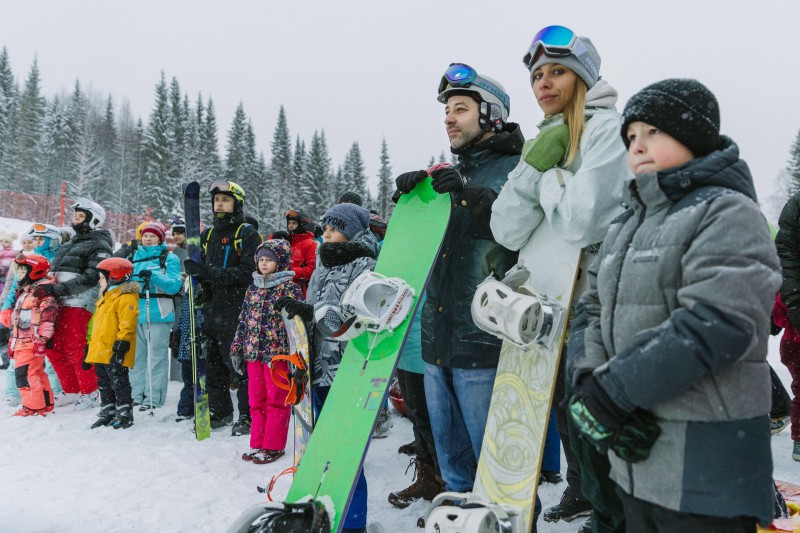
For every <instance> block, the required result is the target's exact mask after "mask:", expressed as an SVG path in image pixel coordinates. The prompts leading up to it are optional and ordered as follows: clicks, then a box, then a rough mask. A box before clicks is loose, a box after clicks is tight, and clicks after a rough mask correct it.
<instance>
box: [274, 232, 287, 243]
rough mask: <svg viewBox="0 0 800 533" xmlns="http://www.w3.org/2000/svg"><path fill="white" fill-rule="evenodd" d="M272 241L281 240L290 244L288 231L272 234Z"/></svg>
mask: <svg viewBox="0 0 800 533" xmlns="http://www.w3.org/2000/svg"><path fill="white" fill-rule="evenodd" d="M270 238H272V239H283V240H284V241H288V242H291V240H290V239H289V232H288V231H276V232H275V233H273V234H272V237H270Z"/></svg>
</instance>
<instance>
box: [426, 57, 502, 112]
mask: <svg viewBox="0 0 800 533" xmlns="http://www.w3.org/2000/svg"><path fill="white" fill-rule="evenodd" d="M473 85H474V86H475V87H478V88H480V89H483V90H484V91H487V92H489V93H491V94H493V95H494V96H496V97H497V98H498V99H499V100H500V101H501V102H503V105H505V106H506V109H511V98H510V97H509V96H508V95H507V94H506V93H505V91H503V90H502V89H500V88H499V87H498V86H497V85H495V84H494V83H492V82H490V81H489V80H487V79H486V78H482V77H480V76H479V75H478V73H477V72H476V71H475V69H474V68H472V67H470V66H469V65H465V64H464V63H450V66H449V67H447V70H445V71H444V74H443V75H442V81H440V82H439V94H442V93H443V92H444V91H446V90H448V89H468V88H470V87H472V86H473Z"/></svg>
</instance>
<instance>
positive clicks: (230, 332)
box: [200, 325, 250, 419]
mask: <svg viewBox="0 0 800 533" xmlns="http://www.w3.org/2000/svg"><path fill="white" fill-rule="evenodd" d="M235 333H236V326H235V325H233V326H232V327H231V328H228V329H227V330H225V331H221V330H207V329H203V333H202V335H201V339H200V346H201V348H200V349H201V350H204V351H205V354H206V390H207V391H208V408H209V411H211V418H212V419H221V418H225V417H226V416H229V415H232V414H233V402H232V401H231V394H230V389H231V384H232V380H231V374H232V373H233V368H232V365H231V342H233V336H234V334H235ZM244 372H245V376H244V379H241V380H240V381H239V385H238V389H237V390H236V399H237V401H238V404H239V414H240V415H242V414H248V415H249V413H250V405H249V401H248V387H247V366H244Z"/></svg>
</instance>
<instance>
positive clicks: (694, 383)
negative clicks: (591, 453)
mask: <svg viewBox="0 0 800 533" xmlns="http://www.w3.org/2000/svg"><path fill="white" fill-rule="evenodd" d="M623 116H624V121H623V125H622V136H623V140H624V142H625V144H626V146H627V147H628V163H629V166H630V168H631V170H632V171H633V173H634V174H635V178H633V179H632V180H629V183H627V186H628V187H627V195H626V196H627V198H626V202H627V203H628V204H629V205H630V208H629V209H628V210H627V211H625V212H624V213H623V214H622V215H620V216H619V217H618V218H617V219H616V220H615V221H614V222H612V224H611V227H610V229H609V232H608V234H607V235H606V238H605V240H604V241H603V245H602V247H601V249H600V252H599V254H598V257H597V258H596V260H595V262H594V263H593V265H592V267H591V268H590V269H589V291H588V292H587V293H586V294H584V296H583V297H582V298H581V301H580V304H579V309H578V312H577V316H576V317H575V321H574V322H573V327H574V329H573V332H572V336H571V338H570V344H569V355H568V357H569V359H570V361H569V362H570V364H571V366H570V367H571V368H574V372H573V374H572V376H571V378H572V380H573V383H574V384H575V386H576V389H575V394H574V395H573V397H572V398H571V400H570V407H569V410H570V414H571V416H572V417H573V420H575V422H576V425H577V426H578V427H579V429H580V430H581V432H582V434H583V435H584V437H585V438H587V439H589V441H590V442H592V443H593V444H594V445H595V447H597V448H598V449H599V450H602V451H608V456H609V460H610V462H611V477H612V479H613V480H614V481H615V482H616V483H617V485H618V486H619V488H620V489H621V491H620V493H621V497H622V501H623V507H624V510H625V519H626V524H627V527H628V530H629V531H755V526H756V522H759V523H761V524H765V525H766V524H769V523H770V522H771V520H772V516H773V514H772V513H773V486H772V481H771V475H772V457H771V452H770V431H769V416H768V413H769V408H770V377H769V366H768V365H767V362H766V356H767V340H768V337H769V325H770V318H769V317H770V311H771V309H772V303H773V301H774V298H775V293H776V291H777V290H778V288H779V287H780V284H781V274H780V266H779V263H778V258H777V254H776V251H775V247H774V245H773V244H772V242H771V239H770V234H769V230H768V228H767V223H766V221H765V219H764V217H763V216H762V215H761V212H760V211H759V209H758V205H757V204H756V195H755V190H754V187H753V181H752V178H751V176H750V172H749V170H748V168H747V165H746V163H745V162H744V161H742V160H741V159H739V150H738V148H737V146H736V144H734V142H733V141H732V140H731V139H729V138H727V137H725V136H722V135H719V122H720V119H719V108H718V104H717V101H716V98H715V97H714V95H713V94H712V93H711V92H710V91H709V90H708V89H707V88H706V87H705V86H703V85H702V84H700V83H699V82H697V81H695V80H686V79H672V80H665V81H662V82H659V83H655V84H653V85H650V86H649V87H646V88H645V89H643V90H642V91H640V92H639V93H638V94H636V95H635V96H633V97H632V98H631V99H630V101H629V102H628V104H627V105H626V107H625V111H624V114H623ZM609 449H610V451H609Z"/></svg>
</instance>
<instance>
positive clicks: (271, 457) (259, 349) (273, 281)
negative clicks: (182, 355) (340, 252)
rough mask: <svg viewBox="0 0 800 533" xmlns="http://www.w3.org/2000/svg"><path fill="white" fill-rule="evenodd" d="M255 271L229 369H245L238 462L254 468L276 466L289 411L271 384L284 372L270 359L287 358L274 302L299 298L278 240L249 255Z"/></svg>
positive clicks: (283, 244) (286, 252)
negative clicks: (244, 422) (246, 412)
mask: <svg viewBox="0 0 800 533" xmlns="http://www.w3.org/2000/svg"><path fill="white" fill-rule="evenodd" d="M255 259H256V271H255V272H253V284H252V285H250V287H248V289H247V294H246V295H245V297H244V303H243V304H242V312H241V314H240V315H239V326H238V327H237V328H236V335H235V336H234V338H233V343H232V344H231V360H232V361H233V365H234V369H235V370H236V371H237V372H239V373H241V365H242V364H247V376H248V396H249V398H250V417H251V418H252V426H251V428H250V447H251V448H252V449H251V450H250V451H249V452H245V453H244V454H242V459H244V460H245V461H252V462H253V463H256V464H267V463H271V462H273V461H276V460H277V459H279V458H280V457H281V456H283V454H284V448H285V447H286V437H287V434H288V431H289V418H290V416H291V407H290V406H288V405H286V404H285V401H284V400H285V399H286V391H285V390H283V389H281V388H280V387H279V386H278V385H276V384H275V382H274V381H273V372H274V378H275V379H281V378H279V376H278V375H279V374H283V375H285V374H286V372H287V370H288V369H287V367H286V362H285V361H275V362H273V361H272V357H273V356H275V355H280V354H287V353H288V349H289V346H288V338H287V334H286V328H285V327H284V325H283V320H282V318H281V313H280V311H279V310H278V309H276V308H275V301H276V300H277V299H278V298H280V297H282V296H289V297H291V298H295V299H298V300H299V299H302V292H301V290H300V286H299V285H297V284H296V283H294V282H293V281H292V278H293V277H294V272H293V271H292V270H291V268H290V266H291V259H292V251H291V248H290V247H289V244H288V243H287V242H286V241H284V240H281V239H277V240H268V241H265V242H264V243H262V244H261V245H260V246H259V247H258V248H257V249H256V254H255Z"/></svg>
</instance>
